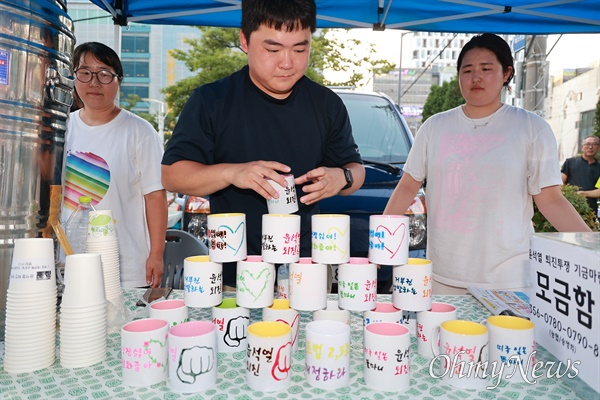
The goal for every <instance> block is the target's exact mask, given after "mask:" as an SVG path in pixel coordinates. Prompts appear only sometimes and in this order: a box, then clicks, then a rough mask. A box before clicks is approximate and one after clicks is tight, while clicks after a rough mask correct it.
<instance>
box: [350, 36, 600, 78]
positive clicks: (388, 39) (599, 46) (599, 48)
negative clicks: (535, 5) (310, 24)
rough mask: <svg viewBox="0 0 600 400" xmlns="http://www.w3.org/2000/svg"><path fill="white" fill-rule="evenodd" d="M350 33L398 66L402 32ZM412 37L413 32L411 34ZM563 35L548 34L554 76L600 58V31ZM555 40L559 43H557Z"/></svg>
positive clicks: (406, 38)
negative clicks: (563, 70) (366, 42)
mask: <svg viewBox="0 0 600 400" xmlns="http://www.w3.org/2000/svg"><path fill="white" fill-rule="evenodd" d="M349 34H350V35H351V36H353V37H357V38H360V39H361V40H364V41H368V42H370V43H373V44H375V45H376V46H375V48H376V50H377V53H376V57H378V58H385V59H388V60H389V61H391V62H394V63H395V64H396V65H398V63H399V61H400V37H401V35H402V31H398V30H386V31H383V32H374V31H372V30H370V29H352V30H351V31H350V33H349ZM408 36H411V35H410V34H409V35H408ZM560 36H561V35H548V40H547V42H546V51H547V52H548V51H549V52H550V54H549V55H548V57H547V59H546V60H547V61H548V62H549V71H550V75H553V74H555V73H556V72H558V71H561V70H562V69H568V68H582V67H587V66H589V65H590V64H592V63H593V62H594V61H597V60H600V33H596V34H569V35H562V37H560ZM559 38H560V39H559ZM409 39H410V37H405V38H404V44H405V45H406V46H408V41H409ZM555 43H556V46H554V44H555ZM552 46H554V48H552ZM551 49H552V50H551ZM406 56H407V54H406V53H404V57H406ZM407 61H408V60H407ZM403 64H404V62H403Z"/></svg>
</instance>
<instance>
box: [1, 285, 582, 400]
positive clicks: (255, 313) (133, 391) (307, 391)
mask: <svg viewBox="0 0 600 400" xmlns="http://www.w3.org/2000/svg"><path fill="white" fill-rule="evenodd" d="M124 292H125V299H126V306H127V307H129V308H130V309H131V310H134V309H136V308H137V307H136V306H135V303H136V301H137V300H138V296H139V295H140V293H141V291H140V290H125V291H124ZM182 295H183V293H182V292H181V291H174V292H173V294H172V296H171V297H172V298H181V297H182ZM227 295H230V296H233V293H227ZM330 297H331V298H337V295H330ZM378 300H379V301H384V302H390V301H391V295H379V296H378ZM434 301H442V302H448V303H452V304H454V305H455V306H456V307H457V309H458V317H459V319H468V320H472V321H481V320H483V319H485V318H486V317H487V316H489V313H488V311H487V310H486V309H485V308H484V307H483V306H482V305H481V304H480V303H479V302H478V301H477V300H475V298H473V297H472V296H470V295H469V296H434ZM190 318H191V319H192V320H206V321H210V320H211V310H210V309H199V308H190ZM260 319H261V311H260V310H251V314H250V322H251V323H252V322H255V321H259V320H260ZM310 321H312V313H310V312H302V313H301V325H300V339H299V340H300V342H299V350H298V351H297V352H296V353H295V354H294V356H293V364H292V377H291V379H292V384H291V386H290V388H289V389H288V390H287V391H282V392H275V393H263V392H256V391H253V390H251V389H250V387H248V386H247V385H246V378H245V373H246V353H245V351H243V352H239V353H233V354H223V353H220V354H219V359H218V377H217V384H216V385H215V386H214V387H212V388H211V389H209V390H206V391H205V392H201V393H197V394H189V395H184V394H178V393H174V392H171V391H170V389H169V384H168V382H162V383H160V384H156V385H153V386H150V387H144V388H130V387H125V386H123V385H122V382H121V351H120V345H121V340H120V334H119V333H111V334H109V336H108V353H107V357H106V360H104V361H103V362H102V363H99V364H96V365H94V366H91V367H87V368H78V369H68V368H63V367H62V366H61V365H60V360H58V358H57V360H56V362H55V363H54V365H52V366H51V367H50V368H46V369H43V370H40V371H36V372H33V373H23V374H9V373H7V372H6V371H4V368H3V366H4V360H3V355H4V343H3V342H0V346H1V348H0V350H1V351H0V354H2V358H0V399H3V400H11V399H12V400H17V399H19V400H20V399H44V400H45V399H82V400H83V399H90V400H92V399H94V400H95V399H144V400H150V399H165V400H166V399H223V400H226V399H248V400H249V399H257V398H262V399H339V400H343V399H382V400H383V399H460V400H464V399H471V398H473V399H557V400H558V399H560V400H562V399H576V398H578V397H577V394H576V392H575V391H574V390H573V389H572V388H571V387H570V386H571V385H567V384H566V383H565V382H564V381H563V380H559V379H556V378H545V377H544V378H540V379H538V381H537V384H535V385H530V384H525V383H508V382H501V383H500V385H499V386H498V387H497V388H496V389H493V390H480V391H475V390H461V389H456V388H453V387H451V386H449V385H447V384H445V383H443V382H442V381H441V380H440V379H436V378H433V377H431V376H430V375H429V363H430V360H429V359H426V358H424V357H422V356H421V355H419V354H418V353H417V352H416V349H417V343H416V338H415V337H414V336H413V337H412V339H411V340H412V343H411V351H412V355H411V368H410V371H411V386H410V389H409V390H406V391H403V392H398V393H391V392H378V391H375V390H371V389H369V388H367V387H366V386H365V384H364V378H363V356H362V354H363V347H362V329H363V322H362V313H358V312H353V313H352V317H351V335H352V337H351V346H352V348H351V365H350V369H351V375H350V376H351V378H350V385H349V386H348V387H345V388H343V389H338V390H335V391H324V390H321V389H317V388H314V387H312V386H310V385H309V384H308V383H307V382H306V380H305V379H304V351H303V350H304V346H305V336H304V326H305V325H306V324H307V323H308V322H310ZM537 356H538V360H539V359H541V360H544V359H545V358H546V359H548V358H549V357H550V358H551V356H550V355H549V354H548V353H547V352H546V351H545V350H544V349H543V348H538V354H537Z"/></svg>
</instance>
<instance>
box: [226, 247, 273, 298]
mask: <svg viewBox="0 0 600 400" xmlns="http://www.w3.org/2000/svg"><path fill="white" fill-rule="evenodd" d="M274 292H275V266H274V265H273V264H271V263H268V262H263V261H262V258H261V257H260V256H248V258H247V259H246V260H242V261H238V262H237V270H236V293H235V296H236V302H237V304H238V306H241V307H246V308H263V307H268V306H270V305H271V304H273V296H274Z"/></svg>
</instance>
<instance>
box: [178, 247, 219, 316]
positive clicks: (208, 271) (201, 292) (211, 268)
mask: <svg viewBox="0 0 600 400" xmlns="http://www.w3.org/2000/svg"><path fill="white" fill-rule="evenodd" d="M183 283H184V284H183V298H184V300H185V304H186V305H187V306H188V307H200V308H208V307H214V306H216V305H218V304H221V301H223V291H222V290H223V265H222V264H220V263H217V262H212V261H210V259H209V256H192V257H187V258H185V259H184V260H183Z"/></svg>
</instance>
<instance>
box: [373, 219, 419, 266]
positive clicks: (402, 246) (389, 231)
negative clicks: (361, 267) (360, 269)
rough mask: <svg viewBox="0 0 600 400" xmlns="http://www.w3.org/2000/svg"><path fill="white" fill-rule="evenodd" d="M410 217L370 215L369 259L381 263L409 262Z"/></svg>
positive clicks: (402, 263)
mask: <svg viewBox="0 0 600 400" xmlns="http://www.w3.org/2000/svg"><path fill="white" fill-rule="evenodd" d="M408 226H409V219H408V217H407V216H406V215H371V216H370V217H369V261H371V262H372V263H375V264H380V265H404V264H406V263H407V262H408V242H409V241H410V237H409V230H408Z"/></svg>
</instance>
